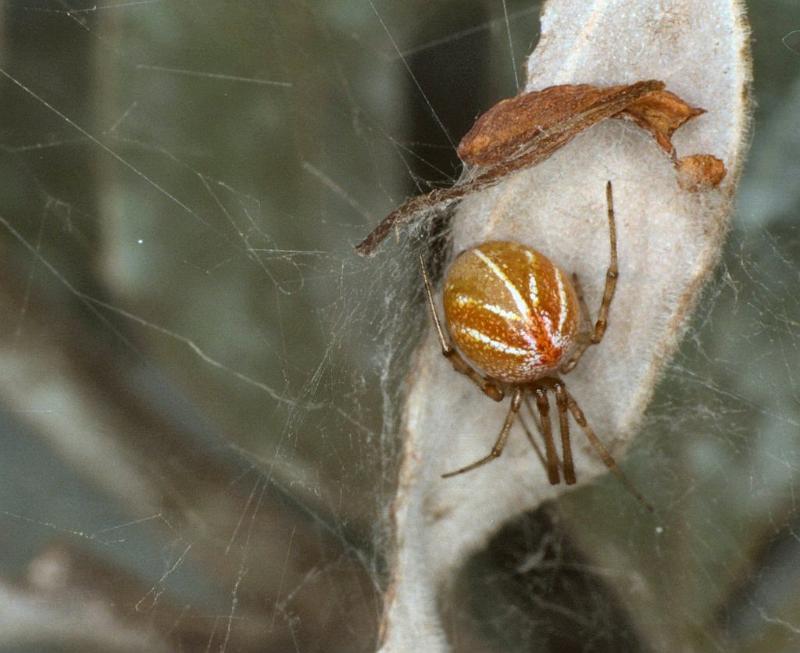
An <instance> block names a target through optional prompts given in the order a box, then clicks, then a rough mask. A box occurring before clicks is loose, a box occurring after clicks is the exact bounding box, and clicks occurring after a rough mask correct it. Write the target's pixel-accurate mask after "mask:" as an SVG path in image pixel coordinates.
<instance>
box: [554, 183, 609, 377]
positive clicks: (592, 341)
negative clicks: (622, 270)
mask: <svg viewBox="0 0 800 653" xmlns="http://www.w3.org/2000/svg"><path fill="white" fill-rule="evenodd" d="M606 204H607V207H608V240H609V249H610V254H609V262H608V269H607V270H606V283H605V287H604V288H603V299H602V300H601V302H600V308H599V310H598V311H597V321H596V322H595V323H594V329H593V330H592V332H591V333H590V334H589V336H588V337H587V338H585V339H584V340H583V341H582V342H580V343H579V344H578V347H577V348H576V349H575V352H574V353H573V354H572V356H570V358H569V360H568V361H567V362H566V363H564V364H563V365H562V366H561V373H562V374H567V373H568V372H570V371H571V370H573V369H574V368H575V366H576V365H577V364H578V361H579V360H580V359H581V356H583V354H584V352H585V351H586V350H587V349H588V348H589V347H591V346H592V345H596V344H599V343H600V341H601V340H602V339H603V336H604V335H605V333H606V327H607V326H608V310H609V308H610V307H611V302H612V300H613V299H614V292H615V291H616V289H617V278H618V277H619V266H618V265H617V226H616V219H615V217H614V196H613V191H612V187H611V182H610V181H609V182H607V183H606ZM573 283H574V284H575V287H576V289H577V290H578V295H579V297H580V302H581V311H582V312H583V313H584V314H585V315H586V314H588V311H587V309H586V303H585V302H584V300H583V292H582V291H581V288H580V284H579V283H578V277H577V275H573Z"/></svg>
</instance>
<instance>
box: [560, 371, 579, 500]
mask: <svg viewBox="0 0 800 653" xmlns="http://www.w3.org/2000/svg"><path fill="white" fill-rule="evenodd" d="M555 393H556V406H557V408H558V428H559V431H560V432H561V460H562V462H563V465H564V482H565V483H566V484H567V485H574V484H575V463H574V462H573V460H572V445H571V444H570V441H569V413H568V412H567V410H568V406H567V404H568V400H567V391H566V389H565V388H564V385H563V384H562V383H558V384H557V385H556V386H555Z"/></svg>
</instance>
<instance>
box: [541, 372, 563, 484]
mask: <svg viewBox="0 0 800 653" xmlns="http://www.w3.org/2000/svg"><path fill="white" fill-rule="evenodd" d="M534 394H535V395H536V408H538V409H539V419H540V422H541V426H542V437H543V438H544V450H545V454H546V457H547V479H548V480H549V481H550V485H558V484H559V483H560V482H561V479H560V476H559V473H558V454H557V453H556V445H555V443H554V442H553V427H552V425H551V424H550V403H549V402H548V401H547V391H546V390H545V389H544V388H536V390H534Z"/></svg>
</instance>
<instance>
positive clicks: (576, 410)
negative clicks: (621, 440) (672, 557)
mask: <svg viewBox="0 0 800 653" xmlns="http://www.w3.org/2000/svg"><path fill="white" fill-rule="evenodd" d="M562 389H563V392H564V396H565V397H566V400H567V407H568V408H569V412H570V413H572V416H573V417H574V418H575V421H576V422H577V423H578V426H580V427H581V429H582V430H583V432H584V433H585V434H586V439H587V440H589V443H590V444H591V445H592V447H594V450H595V451H596V452H597V455H598V456H600V459H601V460H602V461H603V463H605V466H606V467H608V469H609V470H610V471H611V472H613V473H614V474H615V475H616V477H617V478H618V479H619V480H620V481H621V482H622V484H623V485H624V486H625V488H626V489H627V490H628V492H630V493H631V494H632V495H633V496H634V497H636V498H637V499H638V500H639V502H640V503H641V504H642V505H643V506H644V507H645V508H647V509H648V510H649V511H650V512H653V506H651V505H650V504H649V503H648V502H647V501H646V500H645V498H644V497H643V496H642V495H641V494H640V493H639V491H638V490H637V489H636V488H635V487H634V486H633V483H631V482H630V480H628V477H627V476H625V474H623V473H622V470H621V469H620V468H619V466H618V465H617V461H616V460H614V457H613V456H612V455H611V453H610V452H609V450H608V449H606V446H605V445H604V444H603V443H602V442H601V441H600V438H598V437H597V435H596V434H595V432H594V430H593V429H592V427H591V426H589V423H588V422H587V421H586V416H585V415H584V414H583V411H582V410H581V408H580V406H578V403H577V402H576V401H575V398H574V397H573V396H572V395H571V394H569V392H567V390H566V388H564V387H563V386H562Z"/></svg>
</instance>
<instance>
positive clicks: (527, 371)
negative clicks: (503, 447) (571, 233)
mask: <svg viewBox="0 0 800 653" xmlns="http://www.w3.org/2000/svg"><path fill="white" fill-rule="evenodd" d="M444 313H445V320H446V322H447V328H448V331H449V332H450V336H451V337H452V339H453V341H454V342H455V344H456V346H457V347H458V349H459V350H460V351H461V353H462V354H463V355H464V356H465V357H466V358H467V359H468V360H469V361H470V362H471V363H472V364H473V365H474V366H475V367H477V368H478V369H479V370H481V371H483V372H484V373H485V374H487V375H488V376H490V377H492V378H494V379H497V380H499V381H502V382H505V383H524V382H528V381H533V380H535V379H537V378H540V377H542V376H544V375H546V374H550V373H552V372H554V371H556V370H557V369H558V367H559V365H560V364H561V363H562V362H563V361H564V360H565V356H566V355H567V354H568V353H569V351H570V350H571V349H572V347H573V345H574V344H575V342H576V340H577V336H578V330H579V328H580V304H579V301H578V296H577V293H576V292H575V287H574V285H573V284H572V282H571V281H570V279H569V277H567V275H565V274H564V273H563V272H562V271H561V270H560V269H559V268H558V267H557V266H555V265H554V264H553V263H552V262H551V261H550V259H548V258H547V257H546V256H544V255H543V254H541V253H539V252H537V251H536V250H535V249H532V248H530V247H527V246H525V245H521V244H520V243H515V242H511V241H500V240H497V241H490V242H486V243H483V244H481V245H478V246H477V247H473V248H471V249H468V250H465V251H464V252H462V253H461V254H459V255H458V256H457V257H456V259H455V261H453V264H452V265H451V266H450V269H449V270H448V272H447V277H446V279H445V283H444Z"/></svg>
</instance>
